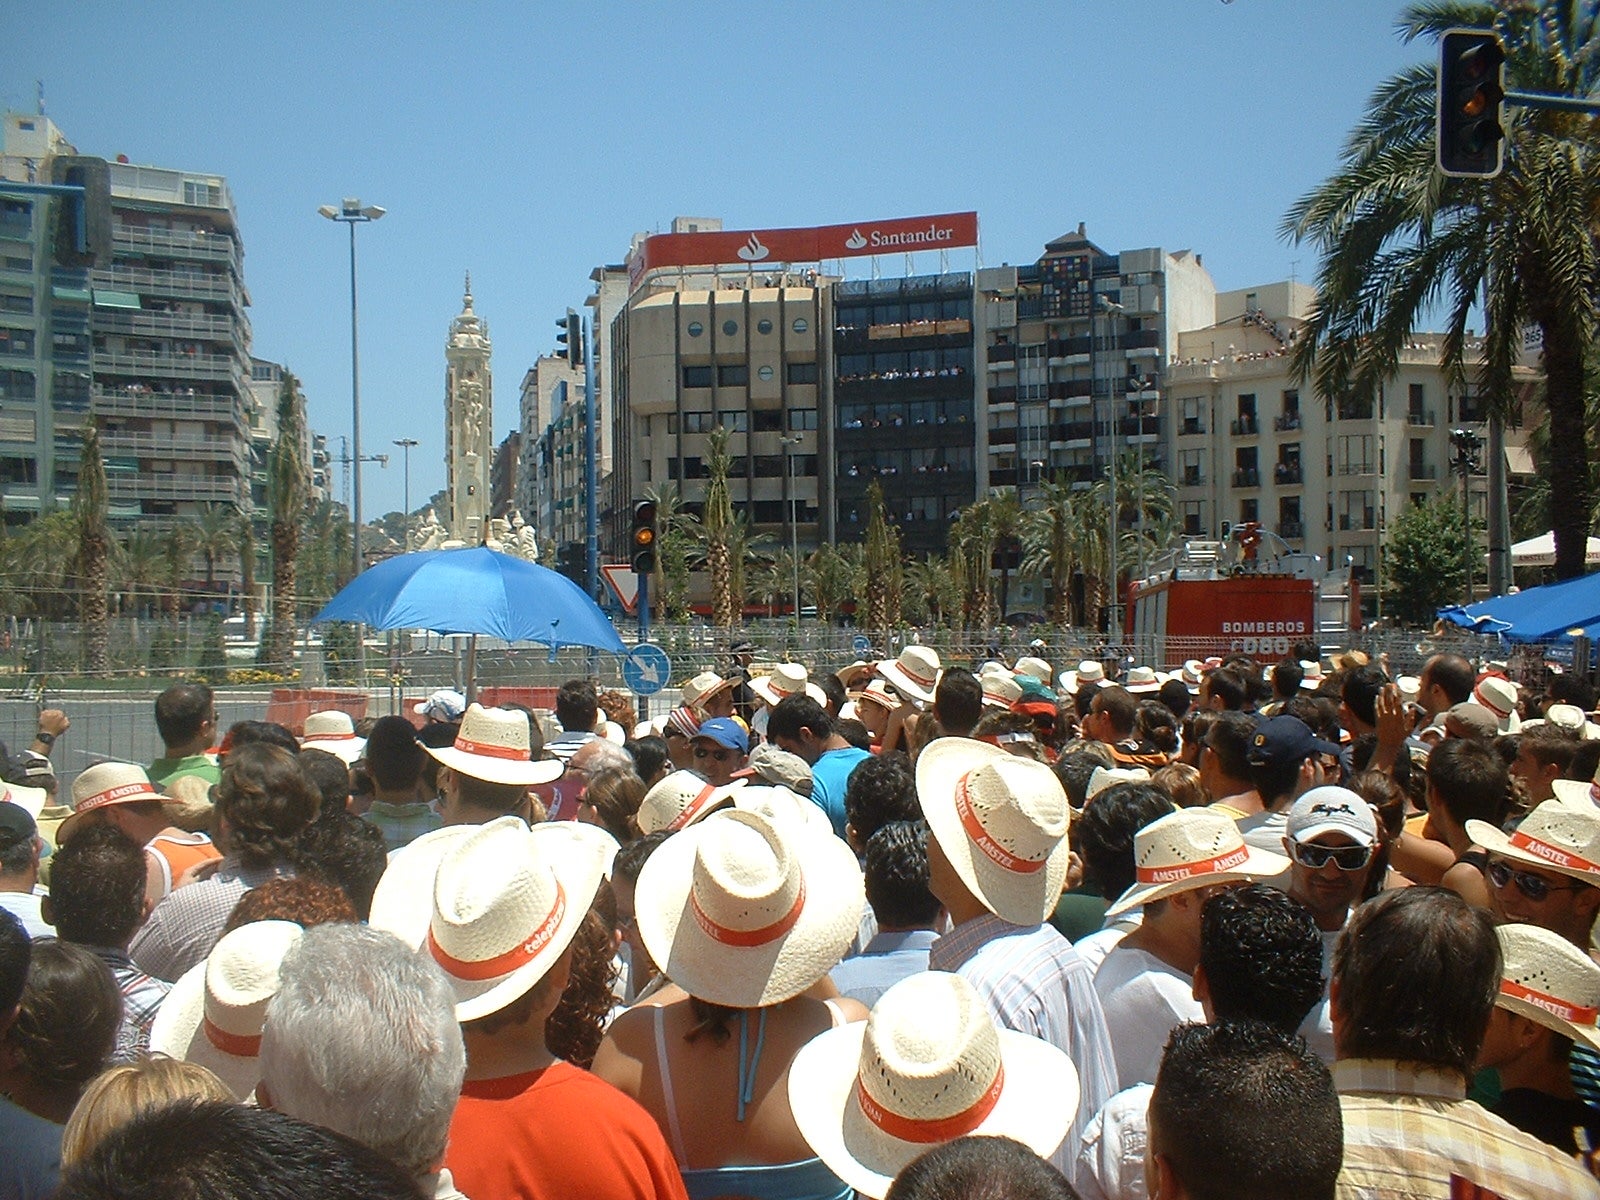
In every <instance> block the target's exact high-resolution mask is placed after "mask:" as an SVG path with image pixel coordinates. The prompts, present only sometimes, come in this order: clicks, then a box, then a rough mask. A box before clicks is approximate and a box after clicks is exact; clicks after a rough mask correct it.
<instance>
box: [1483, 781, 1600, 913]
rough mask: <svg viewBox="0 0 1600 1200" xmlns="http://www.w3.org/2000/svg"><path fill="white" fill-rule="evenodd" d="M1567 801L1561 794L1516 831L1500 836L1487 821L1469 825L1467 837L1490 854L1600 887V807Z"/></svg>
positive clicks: (1586, 795)
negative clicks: (1499, 855) (1500, 855)
mask: <svg viewBox="0 0 1600 1200" xmlns="http://www.w3.org/2000/svg"><path fill="white" fill-rule="evenodd" d="M1578 787H1580V788H1583V789H1584V794H1583V796H1582V798H1581V802H1577V803H1575V802H1573V801H1570V800H1567V799H1565V798H1564V797H1563V796H1562V794H1561V793H1560V792H1559V791H1558V792H1557V793H1556V798H1555V799H1554V800H1546V801H1545V802H1544V803H1543V804H1540V805H1539V806H1537V807H1536V808H1535V809H1534V810H1533V811H1532V812H1531V813H1529V814H1528V815H1527V816H1526V817H1524V818H1523V819H1522V824H1521V825H1518V826H1517V828H1516V831H1515V832H1514V833H1511V834H1506V833H1504V832H1502V831H1501V830H1500V829H1499V828H1497V827H1496V826H1494V825H1491V824H1489V823H1488V822H1487V821H1468V822H1467V827H1466V828H1467V836H1468V837H1469V838H1471V839H1472V841H1473V844H1474V845H1478V846H1482V847H1483V848H1484V849H1485V850H1487V851H1489V853H1490V854H1503V855H1505V857H1507V858H1510V859H1514V860H1516V861H1517V862H1521V863H1528V864H1530V865H1531V866H1535V867H1543V868H1544V869H1545V870H1547V871H1556V872H1558V873H1560V874H1562V875H1566V876H1569V877H1571V878H1573V879H1581V880H1582V881H1583V882H1584V883H1592V884H1594V885H1595V886H1596V887H1600V808H1596V807H1595V806H1594V805H1593V804H1592V803H1590V801H1589V797H1588V788H1586V787H1584V785H1583V784H1581V783H1580V784H1579V785H1578Z"/></svg>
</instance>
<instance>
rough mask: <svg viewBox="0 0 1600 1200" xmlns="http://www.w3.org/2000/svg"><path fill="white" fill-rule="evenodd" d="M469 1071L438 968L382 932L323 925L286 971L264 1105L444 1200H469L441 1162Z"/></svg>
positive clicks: (288, 960) (274, 1016)
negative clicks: (380, 1158)
mask: <svg viewBox="0 0 1600 1200" xmlns="http://www.w3.org/2000/svg"><path fill="white" fill-rule="evenodd" d="M466 1066H467V1056H466V1048H465V1046H464V1044H463V1043H462V1040H461V1028H460V1026H459V1025H457V1024H456V1014H455V994H454V992H453V991H452V990H451V987H450V982H449V980H448V979H446V978H445V975H444V972H443V971H441V970H440V969H439V967H438V966H437V964H435V963H434V961H433V960H432V959H430V958H428V957H426V956H424V955H420V954H418V953H416V952H415V951H414V950H412V949H411V948H410V947H408V946H407V945H406V944H405V943H404V942H402V941H401V940H400V939H399V938H397V937H395V936H393V935H392V934H388V933H383V932H381V931H379V930H376V929H369V928H367V927H365V926H361V925H342V924H340V925H318V926H315V927H313V928H311V929H308V930H306V933H305V937H304V938H302V939H301V941H300V942H299V943H298V944H297V945H296V946H295V948H294V949H293V950H291V951H290V952H289V954H288V955H287V956H286V957H285V958H284V960H283V968H282V984H281V985H280V987H279V988H278V994H277V995H276V996H274V997H273V999H272V1002H271V1003H270V1004H269V1005H268V1007H267V1016H266V1026H265V1028H264V1029H263V1030H262V1034H261V1083H260V1086H259V1087H257V1089H256V1096H257V1099H258V1100H259V1101H260V1103H261V1104H262V1106H263V1107H266V1108H273V1109H276V1110H278V1111H279V1112H283V1113H287V1114H288V1115H289V1116H292V1117H298V1118H299V1119H300V1120H302V1121H309V1122H311V1123H312V1124H314V1125H321V1126H323V1127H325V1128H327V1129H332V1130H333V1131H335V1132H336V1133H342V1134H344V1135H346V1136H347V1137H351V1138H354V1139H355V1140H356V1141H358V1142H361V1143H362V1144H364V1145H366V1146H369V1147H370V1148H372V1149H373V1150H376V1151H378V1152H379V1153H380V1154H383V1155H385V1156H386V1157H388V1158H390V1159H392V1160H393V1161H394V1162H396V1163H397V1164H399V1165H400V1166H401V1167H402V1168H404V1169H405V1170H406V1171H408V1172H410V1173H411V1174H412V1175H414V1176H415V1177H416V1178H417V1180H418V1181H419V1183H420V1185H421V1187H422V1188H423V1190H424V1191H425V1192H426V1193H427V1194H429V1195H431V1196H433V1197H434V1198H435V1200H462V1197H461V1193H460V1192H459V1191H457V1190H456V1187H455V1183H454V1182H453V1181H452V1180H451V1178H450V1172H449V1171H447V1170H444V1169H442V1168H441V1166H440V1163H441V1162H442V1161H443V1159H444V1148H445V1140H446V1137H447V1136H448V1134H449V1132H450V1119H451V1117H452V1116H453V1115H454V1113H455V1108H456V1100H457V1098H458V1097H459V1096H460V1094H461V1081H462V1078H463V1076H464V1075H465V1073H466Z"/></svg>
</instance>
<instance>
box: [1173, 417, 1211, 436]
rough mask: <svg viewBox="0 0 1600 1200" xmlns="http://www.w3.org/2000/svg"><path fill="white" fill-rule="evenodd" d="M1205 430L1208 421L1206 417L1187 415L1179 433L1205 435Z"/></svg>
mask: <svg viewBox="0 0 1600 1200" xmlns="http://www.w3.org/2000/svg"><path fill="white" fill-rule="evenodd" d="M1205 431H1206V423H1205V420H1204V418H1202V417H1185V418H1184V419H1183V425H1182V426H1181V427H1180V428H1179V430H1178V433H1179V434H1182V435H1189V436H1195V435H1204V433H1205Z"/></svg>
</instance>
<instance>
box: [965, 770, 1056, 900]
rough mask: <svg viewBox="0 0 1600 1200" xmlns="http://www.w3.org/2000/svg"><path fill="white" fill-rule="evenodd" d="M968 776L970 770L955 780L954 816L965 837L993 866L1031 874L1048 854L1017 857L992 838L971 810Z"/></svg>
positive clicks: (1040, 866) (1044, 861)
mask: <svg viewBox="0 0 1600 1200" xmlns="http://www.w3.org/2000/svg"><path fill="white" fill-rule="evenodd" d="M970 777H971V772H968V773H967V774H966V775H963V776H962V777H961V778H960V779H958V780H956V795H955V800H956V816H958V817H960V818H961V828H962V829H964V830H965V831H966V834H967V837H969V838H971V839H972V843H973V845H975V846H977V847H978V849H979V850H981V851H982V852H983V856H984V857H985V858H987V859H988V860H989V861H990V862H992V863H994V864H995V866H997V867H1000V868H1002V869H1003V870H1007V871H1010V872H1012V873H1013V874H1015V875H1032V874H1033V873H1034V872H1035V871H1037V870H1039V869H1040V868H1042V867H1043V866H1044V865H1045V863H1047V862H1049V861H1050V859H1049V856H1048V855H1047V856H1046V857H1044V858H1041V859H1031V858H1019V857H1018V856H1017V855H1015V854H1013V853H1011V851H1009V850H1007V849H1006V848H1005V847H1004V846H1002V845H1001V844H1000V843H999V842H997V841H995V840H994V838H993V836H991V835H990V833H989V831H988V830H987V829H985V828H984V827H983V822H982V821H980V820H979V819H978V814H977V813H976V812H974V811H973V808H972V800H971V798H970V797H969V796H968V795H967V780H968V779H969V778H970Z"/></svg>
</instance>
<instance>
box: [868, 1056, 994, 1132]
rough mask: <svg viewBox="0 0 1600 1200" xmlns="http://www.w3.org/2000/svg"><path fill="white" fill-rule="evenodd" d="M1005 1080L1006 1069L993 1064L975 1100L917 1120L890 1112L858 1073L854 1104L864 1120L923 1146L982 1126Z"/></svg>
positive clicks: (992, 1108) (992, 1109) (884, 1130)
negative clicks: (952, 1111)
mask: <svg viewBox="0 0 1600 1200" xmlns="http://www.w3.org/2000/svg"><path fill="white" fill-rule="evenodd" d="M1005 1081H1006V1072H1005V1068H1004V1067H996V1068H995V1073H994V1082H993V1083H991V1084H990V1085H989V1088H988V1090H987V1091H986V1092H984V1093H983V1095H981V1096H979V1097H978V1100H977V1102H976V1103H975V1104H973V1105H972V1106H971V1107H970V1108H966V1109H963V1110H962V1111H961V1112H958V1113H956V1114H955V1115H954V1116H950V1117H934V1118H930V1119H920V1118H917V1117H903V1116H901V1115H900V1114H899V1113H892V1112H890V1111H889V1110H888V1109H886V1108H884V1107H883V1105H881V1104H879V1103H878V1102H877V1101H876V1100H874V1099H873V1098H872V1097H871V1096H870V1095H868V1094H867V1085H866V1084H865V1083H864V1082H862V1079H861V1076H860V1075H857V1076H856V1103H857V1104H859V1105H861V1112H862V1114H863V1115H864V1116H865V1117H866V1118H867V1120H869V1121H871V1122H872V1123H873V1124H874V1125H875V1126H877V1127H878V1128H879V1129H881V1130H883V1132H884V1133H887V1134H888V1135H889V1136H890V1137H892V1138H898V1139H899V1140H900V1141H902V1142H916V1143H917V1144H918V1145H924V1146H925V1145H931V1144H933V1143H934V1142H949V1141H953V1140H955V1139H956V1138H958V1137H965V1136H966V1135H967V1134H969V1133H971V1132H972V1131H973V1130H974V1129H976V1128H977V1127H978V1126H979V1125H982V1124H983V1123H984V1121H985V1120H987V1119H988V1117H989V1114H990V1113H992V1112H993V1111H994V1106H995V1105H996V1104H998V1103H1000V1092H1001V1091H1002V1089H1003V1088H1004V1087H1005Z"/></svg>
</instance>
